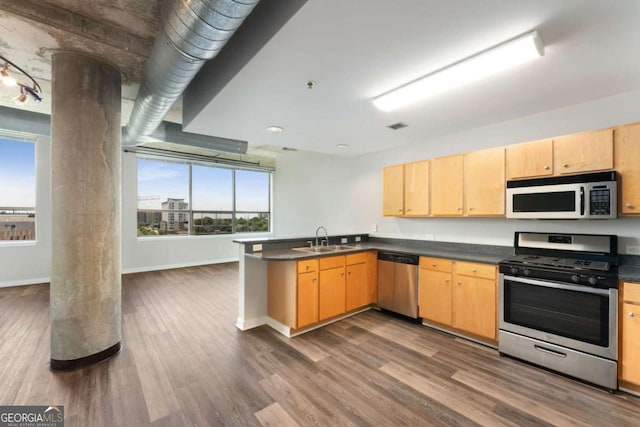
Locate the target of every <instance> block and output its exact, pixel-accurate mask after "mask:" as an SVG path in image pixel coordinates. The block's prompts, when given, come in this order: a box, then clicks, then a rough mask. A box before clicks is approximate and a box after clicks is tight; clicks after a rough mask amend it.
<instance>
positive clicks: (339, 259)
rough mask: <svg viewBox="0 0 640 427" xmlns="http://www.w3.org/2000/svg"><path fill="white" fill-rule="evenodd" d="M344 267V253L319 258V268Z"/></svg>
mask: <svg viewBox="0 0 640 427" xmlns="http://www.w3.org/2000/svg"><path fill="white" fill-rule="evenodd" d="M338 267H344V255H340V256H330V257H326V258H320V270H326V269H329V268H338Z"/></svg>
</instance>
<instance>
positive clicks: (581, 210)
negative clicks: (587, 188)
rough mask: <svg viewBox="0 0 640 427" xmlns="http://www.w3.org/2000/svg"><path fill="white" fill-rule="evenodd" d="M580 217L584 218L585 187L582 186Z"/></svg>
mask: <svg viewBox="0 0 640 427" xmlns="http://www.w3.org/2000/svg"><path fill="white" fill-rule="evenodd" d="M580 216H584V187H583V186H580Z"/></svg>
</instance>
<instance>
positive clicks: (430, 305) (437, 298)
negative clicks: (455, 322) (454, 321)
mask: <svg viewBox="0 0 640 427" xmlns="http://www.w3.org/2000/svg"><path fill="white" fill-rule="evenodd" d="M419 289H420V291H419V295H420V296H419V307H420V317H422V318H424V319H428V320H433V321H434V322H438V323H442V324H445V325H449V326H451V309H452V306H451V304H452V299H451V273H445V272H441V271H434V270H424V269H421V270H420V288H419Z"/></svg>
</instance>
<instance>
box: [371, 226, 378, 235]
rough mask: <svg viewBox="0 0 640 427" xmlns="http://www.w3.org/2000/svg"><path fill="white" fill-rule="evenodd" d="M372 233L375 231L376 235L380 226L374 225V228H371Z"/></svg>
mask: <svg viewBox="0 0 640 427" xmlns="http://www.w3.org/2000/svg"><path fill="white" fill-rule="evenodd" d="M371 231H373V232H374V233H375V232H376V231H378V224H373V227H371Z"/></svg>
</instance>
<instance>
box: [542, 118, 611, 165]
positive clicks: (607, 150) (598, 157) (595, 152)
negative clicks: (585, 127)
mask: <svg viewBox="0 0 640 427" xmlns="http://www.w3.org/2000/svg"><path fill="white" fill-rule="evenodd" d="M553 162H554V165H555V174H556V175H560V174H571V173H578V172H590V171H598V170H607V169H613V129H605V130H601V131H596V132H586V133H579V134H575V135H567V136H561V137H559V138H554V139H553Z"/></svg>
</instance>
